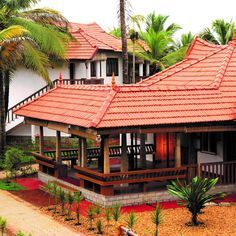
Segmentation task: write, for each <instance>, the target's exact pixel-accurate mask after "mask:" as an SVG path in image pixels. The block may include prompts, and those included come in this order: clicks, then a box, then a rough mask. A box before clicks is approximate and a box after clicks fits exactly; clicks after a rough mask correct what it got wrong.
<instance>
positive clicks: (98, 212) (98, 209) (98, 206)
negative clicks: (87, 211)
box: [94, 204, 101, 215]
mask: <svg viewBox="0 0 236 236" xmlns="http://www.w3.org/2000/svg"><path fill="white" fill-rule="evenodd" d="M94 211H95V213H96V214H97V215H99V214H100V213H101V206H100V205H99V204H96V206H95V210H94Z"/></svg>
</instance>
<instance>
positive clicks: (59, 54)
mask: <svg viewBox="0 0 236 236" xmlns="http://www.w3.org/2000/svg"><path fill="white" fill-rule="evenodd" d="M37 2H39V0H21V1H15V0H1V2H0V34H1V36H0V158H1V157H2V156H3V152H4V148H5V119H6V110H7V105H8V94H9V91H8V89H9V81H10V75H11V73H14V71H15V70H16V68H17V66H19V65H24V66H26V67H27V68H29V69H32V70H33V71H35V72H36V73H38V74H39V75H41V76H42V78H43V79H44V80H45V81H47V82H49V81H50V80H49V76H48V71H47V68H48V67H49V66H50V65H51V62H50V61H49V59H63V58H64V54H65V50H66V46H67V43H68V41H69V37H68V34H67V23H68V22H67V20H66V19H65V18H64V17H63V16H62V15H61V14H60V13H59V12H57V11H55V10H52V9H47V8H43V9H31V8H30V7H31V6H32V4H35V3H37Z"/></svg>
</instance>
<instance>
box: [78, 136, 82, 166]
mask: <svg viewBox="0 0 236 236" xmlns="http://www.w3.org/2000/svg"><path fill="white" fill-rule="evenodd" d="M81 143H82V141H81V138H80V137H78V162H79V166H81V146H82V144H81Z"/></svg>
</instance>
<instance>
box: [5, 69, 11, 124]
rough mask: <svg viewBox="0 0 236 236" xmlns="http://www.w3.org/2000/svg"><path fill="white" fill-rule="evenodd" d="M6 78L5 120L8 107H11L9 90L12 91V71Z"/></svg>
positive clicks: (8, 72) (7, 73)
mask: <svg viewBox="0 0 236 236" xmlns="http://www.w3.org/2000/svg"><path fill="white" fill-rule="evenodd" d="M5 75H6V78H5V120H6V117H7V111H8V105H9V89H10V71H9V70H8V71H7V72H6V74H5Z"/></svg>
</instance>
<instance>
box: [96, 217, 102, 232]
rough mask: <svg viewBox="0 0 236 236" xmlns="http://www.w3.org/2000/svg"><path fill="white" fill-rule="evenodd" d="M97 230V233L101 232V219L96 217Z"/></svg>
mask: <svg viewBox="0 0 236 236" xmlns="http://www.w3.org/2000/svg"><path fill="white" fill-rule="evenodd" d="M97 231H98V234H102V233H103V231H102V221H101V219H98V221H97Z"/></svg>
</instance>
